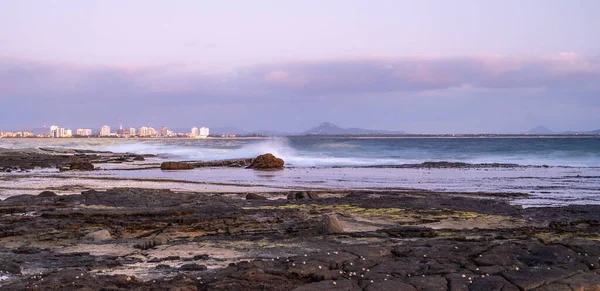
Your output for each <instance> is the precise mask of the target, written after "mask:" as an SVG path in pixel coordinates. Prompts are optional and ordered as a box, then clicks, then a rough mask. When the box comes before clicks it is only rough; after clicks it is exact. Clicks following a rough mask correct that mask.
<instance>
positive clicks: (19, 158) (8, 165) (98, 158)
mask: <svg viewBox="0 0 600 291" xmlns="http://www.w3.org/2000/svg"><path fill="white" fill-rule="evenodd" d="M146 156H154V155H146ZM136 157H141V158H143V157H142V156H139V155H134V154H130V153H112V152H106V151H92V150H78V149H66V148H39V149H5V148H0V171H1V172H24V171H30V170H33V169H44V168H56V169H61V170H62V171H69V170H80V171H92V170H94V169H95V166H94V164H99V163H123V162H133V161H134V160H135V159H136Z"/></svg>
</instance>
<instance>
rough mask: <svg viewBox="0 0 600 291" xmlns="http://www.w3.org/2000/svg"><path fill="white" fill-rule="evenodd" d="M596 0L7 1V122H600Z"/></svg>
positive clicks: (495, 126)
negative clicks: (324, 0)
mask: <svg viewBox="0 0 600 291" xmlns="http://www.w3.org/2000/svg"><path fill="white" fill-rule="evenodd" d="M597 11H600V1H595V0H581V1H560V0H531V1H519V0H505V1H479V0H456V1H443V0H438V1H433V0H432V1H428V0H424V1H403V0H381V1H377V2H376V4H375V3H372V2H369V1H352V0H347V1H342V0H331V1H326V2H323V1H316V0H306V1H274V0H257V1H235V0H226V1H218V2H204V1H193V0H181V1H177V2H176V3H167V2H164V1H154V0H127V1H124V2H122V1H116V0H107V1H76V0H58V1H51V2H50V1H35V0H20V1H2V2H0V127H1V128H6V129H3V130H24V129H31V128H38V127H41V125H42V124H44V123H46V124H48V125H50V124H62V125H66V126H70V127H73V125H77V126H80V127H82V128H97V127H99V126H102V125H103V124H98V121H104V122H109V123H110V124H109V125H111V126H114V125H116V124H118V123H117V121H118V120H120V121H121V122H122V123H123V124H136V125H142V124H148V123H150V124H152V126H155V127H157V128H160V126H162V125H167V126H169V127H172V128H180V127H189V126H190V125H193V124H196V122H198V121H199V122H200V123H202V124H204V125H206V126H207V127H213V128H214V127H240V128H243V129H245V130H247V131H258V130H274V131H282V132H301V131H303V130H306V129H307V128H310V127H312V126H314V125H315V124H319V123H320V122H323V121H329V122H332V123H334V124H339V125H341V126H344V127H361V128H372V129H382V130H394V131H406V132H411V133H479V132H492V133H494V132H522V131H524V130H527V129H528V128H533V127H536V126H538V125H543V126H546V127H549V128H551V129H553V130H554V131H557V132H561V131H568V130H596V129H598V128H600V98H599V96H600V38H599V37H597V34H598V32H597V27H600V17H597Z"/></svg>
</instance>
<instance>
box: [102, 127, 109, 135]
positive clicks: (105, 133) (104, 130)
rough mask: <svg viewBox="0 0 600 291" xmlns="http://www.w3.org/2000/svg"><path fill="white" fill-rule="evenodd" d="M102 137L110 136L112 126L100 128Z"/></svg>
mask: <svg viewBox="0 0 600 291" xmlns="http://www.w3.org/2000/svg"><path fill="white" fill-rule="evenodd" d="M100 136H110V126H108V125H105V126H103V127H101V128H100Z"/></svg>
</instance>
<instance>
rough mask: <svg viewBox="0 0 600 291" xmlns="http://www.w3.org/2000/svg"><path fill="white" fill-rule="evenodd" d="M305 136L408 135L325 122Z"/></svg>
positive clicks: (307, 132)
mask: <svg viewBox="0 0 600 291" xmlns="http://www.w3.org/2000/svg"><path fill="white" fill-rule="evenodd" d="M302 134H304V135H384V134H406V132H404V131H389V130H373V129H364V128H341V127H339V126H337V125H335V124H333V123H329V122H323V123H321V124H320V125H319V126H317V127H314V128H311V129H309V130H307V131H305V132H303V133H302Z"/></svg>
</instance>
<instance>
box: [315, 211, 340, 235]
mask: <svg viewBox="0 0 600 291" xmlns="http://www.w3.org/2000/svg"><path fill="white" fill-rule="evenodd" d="M342 232H344V228H343V227H342V224H341V223H340V220H339V219H338V218H337V216H335V215H324V216H323V219H322V220H321V224H320V225H319V233H322V234H333V233H342Z"/></svg>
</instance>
